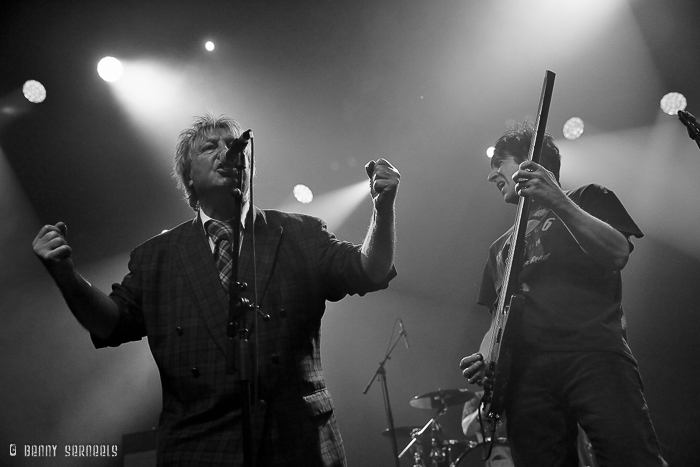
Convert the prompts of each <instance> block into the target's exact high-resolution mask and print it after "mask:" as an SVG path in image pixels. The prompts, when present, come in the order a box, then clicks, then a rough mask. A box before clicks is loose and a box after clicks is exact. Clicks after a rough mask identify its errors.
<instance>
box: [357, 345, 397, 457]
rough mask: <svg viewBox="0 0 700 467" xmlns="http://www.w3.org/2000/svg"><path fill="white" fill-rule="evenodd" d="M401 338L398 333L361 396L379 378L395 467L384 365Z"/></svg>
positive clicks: (395, 455) (394, 447)
mask: <svg viewBox="0 0 700 467" xmlns="http://www.w3.org/2000/svg"><path fill="white" fill-rule="evenodd" d="M401 336H403V333H399V335H398V336H397V337H396V340H395V341H394V344H393V345H392V346H391V348H390V349H389V351H388V352H387V354H386V356H385V357H384V360H382V361H381V362H380V363H379V367H378V368H377V371H375V372H374V375H373V376H372V379H371V380H370V381H369V383H367V387H365V390H364V391H362V394H367V391H369V388H370V387H371V386H372V383H374V380H375V379H376V378H377V377H379V379H380V382H381V383H382V394H383V395H384V408H385V410H386V418H387V421H388V422H389V434H390V435H391V449H392V452H393V453H394V462H395V463H396V467H399V448H398V446H397V444H396V431H395V430H394V417H393V416H392V414H391V403H390V402H389V388H388V387H387V384H386V369H385V368H384V364H385V363H386V361H387V360H389V359H390V358H391V352H393V351H394V348H395V347H396V344H398V343H399V340H401Z"/></svg>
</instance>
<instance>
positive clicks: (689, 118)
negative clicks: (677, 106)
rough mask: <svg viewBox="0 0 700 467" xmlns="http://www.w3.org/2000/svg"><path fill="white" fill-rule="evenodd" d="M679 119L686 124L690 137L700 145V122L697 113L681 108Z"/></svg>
mask: <svg viewBox="0 0 700 467" xmlns="http://www.w3.org/2000/svg"><path fill="white" fill-rule="evenodd" d="M678 120H680V121H681V123H683V125H685V128H686V130H688V136H690V139H694V140H695V141H696V142H697V143H698V146H700V124H698V121H697V120H696V119H695V115H693V114H691V113H690V112H686V111H685V110H679V111H678Z"/></svg>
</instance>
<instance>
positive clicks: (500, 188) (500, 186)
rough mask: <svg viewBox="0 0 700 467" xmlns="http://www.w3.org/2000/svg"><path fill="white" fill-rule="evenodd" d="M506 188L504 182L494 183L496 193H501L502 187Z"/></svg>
mask: <svg viewBox="0 0 700 467" xmlns="http://www.w3.org/2000/svg"><path fill="white" fill-rule="evenodd" d="M504 186H506V182H504V181H500V182H498V183H496V187H498V191H503V187H504Z"/></svg>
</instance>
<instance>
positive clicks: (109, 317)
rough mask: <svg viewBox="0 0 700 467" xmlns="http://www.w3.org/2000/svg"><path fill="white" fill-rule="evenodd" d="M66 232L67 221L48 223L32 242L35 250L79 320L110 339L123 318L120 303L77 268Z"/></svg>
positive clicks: (88, 327) (102, 336) (101, 335)
mask: <svg viewBox="0 0 700 467" xmlns="http://www.w3.org/2000/svg"><path fill="white" fill-rule="evenodd" d="M66 234H67V227H66V224H64V223H63V222H59V223H57V224H56V225H55V226H54V225H45V226H44V227H42V228H41V230H39V233H38V234H37V236H36V238H35V239H34V242H33V243H32V246H33V248H34V253H35V254H36V255H37V257H38V258H39V259H40V260H41V262H42V263H43V264H44V266H45V267H46V269H47V270H48V271H49V274H51V277H52V278H53V280H54V282H55V283H56V285H57V286H58V288H59V290H60V291H61V294H63V298H64V299H65V301H66V304H67V305H68V308H70V310H71V312H72V313H73V315H75V317H76V318H77V320H78V322H80V324H82V325H83V326H84V327H85V329H87V330H88V331H90V332H91V333H93V334H95V335H96V336H98V337H100V338H102V339H106V338H108V337H109V336H110V334H112V331H113V330H114V328H115V327H116V325H117V321H118V319H119V311H118V309H117V305H116V304H115V303H114V302H113V301H112V300H111V299H110V298H109V297H108V296H107V295H106V294H105V293H104V292H102V291H100V290H99V289H97V288H96V287H93V286H92V285H91V284H90V283H89V282H88V281H86V280H85V279H83V277H82V276H81V275H80V274H79V273H78V271H76V270H75V268H74V266H73V259H72V250H71V248H70V246H68V243H67V242H66Z"/></svg>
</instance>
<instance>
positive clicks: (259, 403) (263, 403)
mask: <svg viewBox="0 0 700 467" xmlns="http://www.w3.org/2000/svg"><path fill="white" fill-rule="evenodd" d="M266 405H267V404H266V403H265V401H264V400H262V399H260V400H259V401H258V406H259V407H260V408H261V409H264V408H265V406H266Z"/></svg>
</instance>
